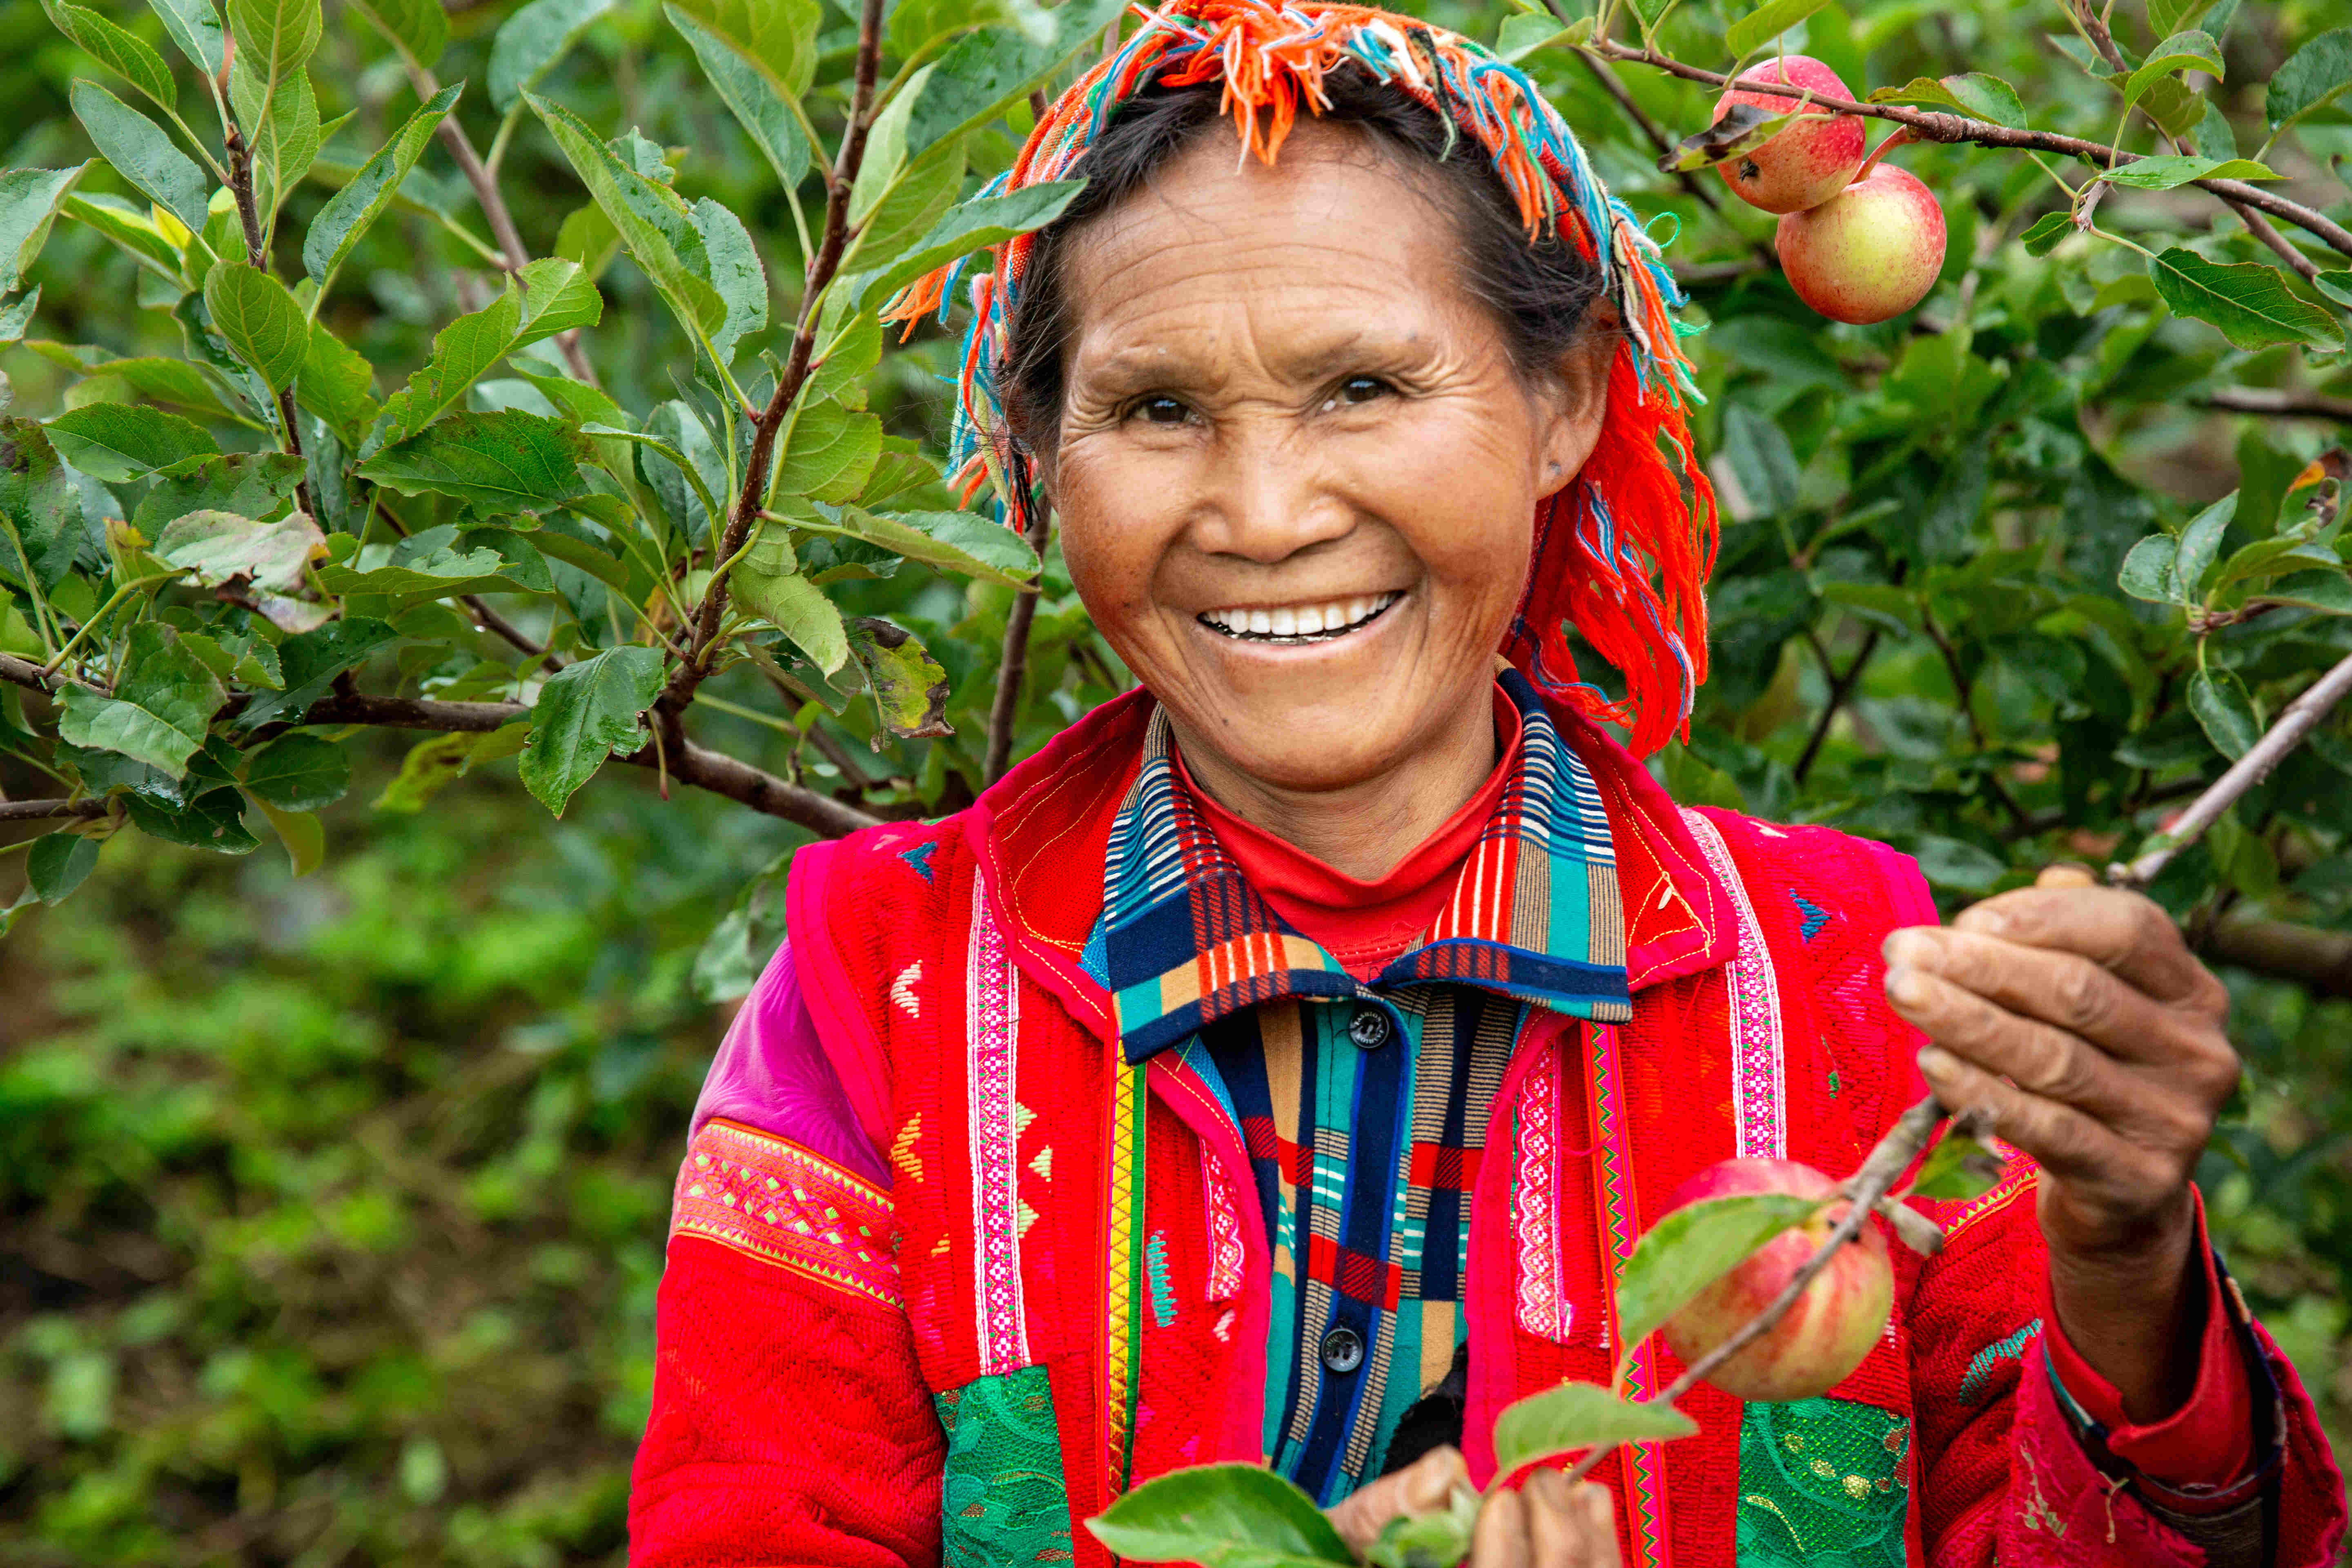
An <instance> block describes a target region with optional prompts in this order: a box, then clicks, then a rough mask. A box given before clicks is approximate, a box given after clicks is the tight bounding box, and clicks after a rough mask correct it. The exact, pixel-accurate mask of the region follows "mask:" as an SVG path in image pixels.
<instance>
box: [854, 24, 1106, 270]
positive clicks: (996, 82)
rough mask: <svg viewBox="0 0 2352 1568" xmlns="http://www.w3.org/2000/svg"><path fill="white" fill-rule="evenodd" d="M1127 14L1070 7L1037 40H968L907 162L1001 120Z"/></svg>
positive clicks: (1004, 29) (937, 89) (954, 50)
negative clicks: (1000, 118) (1007, 112)
mask: <svg viewBox="0 0 2352 1568" xmlns="http://www.w3.org/2000/svg"><path fill="white" fill-rule="evenodd" d="M1126 11H1127V4H1126V0H1066V4H1064V5H1058V6H1056V7H1055V8H1054V9H1053V10H1051V11H1047V12H1045V13H1043V14H1042V15H1040V16H1037V17H1036V18H1035V22H1036V36H1035V37H1032V36H1031V35H1030V34H1029V33H1027V32H1025V31H1024V30H1022V29H1020V28H1017V27H1012V26H998V27H982V28H981V29H980V30H979V31H977V32H972V33H967V34H965V35H964V36H963V37H961V38H959V39H957V40H956V41H955V42H954V43H953V44H951V45H950V46H949V47H948V49H947V51H946V52H945V53H944V54H942V55H940V58H939V59H938V61H937V62H936V66H937V68H936V69H934V70H933V71H932V73H931V85H930V87H929V89H928V90H926V91H925V92H924V94H923V101H922V102H921V103H919V104H918V105H917V106H916V109H915V114H914V118H913V120H912V121H911V122H910V123H909V124H908V127H907V156H908V158H909V159H915V158H919V157H921V156H922V155H923V153H926V152H928V151H929V150H930V149H931V148H933V147H936V146H939V145H940V144H941V143H943V142H952V141H956V140H958V139H960V138H961V137H962V136H963V135H964V134H965V133H966V132H971V131H975V130H978V129H979V128H980V127H981V126H983V125H985V124H987V123H988V122H989V121H992V120H994V119H996V118H997V117H998V116H999V115H1001V114H1003V112H1004V111H1005V110H1008V109H1010V108H1012V107H1013V104H1015V103H1017V102H1019V101H1020V100H1022V99H1024V98H1026V97H1027V96H1028V95H1029V89H1032V88H1034V87H1037V86H1040V85H1042V84H1043V83H1044V82H1045V79H1046V78H1048V77H1050V76H1052V75H1053V74H1054V73H1055V71H1056V70H1058V69H1060V68H1061V67H1062V66H1063V64H1064V63H1065V62H1066V61H1067V60H1068V59H1069V58H1071V57H1072V56H1074V55H1076V53H1078V51H1079V50H1081V49H1084V48H1087V47H1090V46H1091V45H1092V44H1093V43H1094V41H1095V40H1096V38H1097V37H1099V36H1100V35H1101V33H1102V30H1103V29H1104V28H1105V27H1108V26H1110V25H1111V24H1112V23H1114V22H1117V21H1118V20H1119V18H1120V17H1121V16H1124V15H1125V14H1126ZM872 264H873V263H872V262H871V261H870V260H869V262H868V265H869V266H870V265H872Z"/></svg>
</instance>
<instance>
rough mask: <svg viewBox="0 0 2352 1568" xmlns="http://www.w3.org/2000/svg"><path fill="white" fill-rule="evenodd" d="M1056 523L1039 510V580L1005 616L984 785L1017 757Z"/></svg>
mask: <svg viewBox="0 0 2352 1568" xmlns="http://www.w3.org/2000/svg"><path fill="white" fill-rule="evenodd" d="M1053 530H1054V525H1053V522H1052V521H1051V518H1050V515H1049V514H1048V512H1047V510H1046V509H1045V508H1044V507H1039V508H1038V509H1037V510H1036V512H1035V515H1034V517H1033V518H1032V519H1031V521H1030V524H1029V528H1028V539H1029V547H1030V548H1031V549H1032V550H1034V551H1035V552H1037V561H1038V566H1037V579H1036V581H1035V582H1031V583H1024V584H1022V585H1021V586H1020V588H1019V589H1018V590H1016V591H1015V592H1014V594H1013V609H1012V611H1011V613H1010V614H1008V615H1007V616H1005V617H1004V656H1003V658H1001V659H1000V660H998V661H997V666H996V700H994V701H993V702H992V703H991V704H990V705H989V710H988V749H987V751H986V752H983V753H982V757H981V763H980V779H981V782H982V784H994V783H995V782H996V781H997V780H998V779H1000V778H1003V776H1004V768H1005V764H1006V763H1009V762H1011V761H1012V760H1013V730H1014V729H1015V728H1016V727H1017V725H1018V721H1019V720H1020V717H1021V680H1022V677H1023V676H1024V675H1026V674H1027V673H1028V670H1029V627H1030V625H1031V623H1033V622H1034V621H1035V620H1036V618H1037V595H1038V593H1039V591H1040V589H1041V588H1042V587H1043V585H1044V584H1045V542H1046V540H1047V538H1048V537H1050V536H1051V534H1052V533H1053Z"/></svg>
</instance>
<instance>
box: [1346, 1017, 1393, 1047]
mask: <svg viewBox="0 0 2352 1568" xmlns="http://www.w3.org/2000/svg"><path fill="white" fill-rule="evenodd" d="M1390 1031H1391V1026H1390V1024H1389V1016H1388V1015H1387V1014H1386V1013H1383V1012H1381V1010H1380V1009H1379V1008H1378V1007H1359V1008H1357V1009H1356V1016H1354V1017H1352V1018H1350V1019H1349V1020H1348V1037H1349V1039H1351V1040H1353V1041H1355V1042H1356V1044H1357V1045H1359V1046H1360V1047H1363V1048H1364V1049H1365V1050H1368V1051H1377V1050H1379V1049H1380V1048H1381V1047H1382V1046H1385V1045H1387V1044H1388V1043H1389V1034H1390Z"/></svg>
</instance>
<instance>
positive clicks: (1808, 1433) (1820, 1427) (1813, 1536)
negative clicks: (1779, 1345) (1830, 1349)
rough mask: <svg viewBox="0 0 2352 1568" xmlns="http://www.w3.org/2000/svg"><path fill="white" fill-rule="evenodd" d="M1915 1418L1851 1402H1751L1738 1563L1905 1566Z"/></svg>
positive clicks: (1742, 1449)
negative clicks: (1905, 1537) (1912, 1421)
mask: <svg viewBox="0 0 2352 1568" xmlns="http://www.w3.org/2000/svg"><path fill="white" fill-rule="evenodd" d="M1910 1499H1911V1423H1910V1422H1909V1421H1907V1420H1906V1419H1905V1418H1904V1417H1902V1416H1900V1415H1895V1414H1894V1413H1893V1412H1891V1411H1885V1410H1881V1409H1879V1408H1877V1407H1876V1406H1875V1405H1861V1404H1857V1403H1855V1402H1854V1401H1852V1400H1846V1399H1800V1400H1794V1401H1791V1402H1790V1403H1789V1404H1786V1405H1770V1404H1763V1403H1759V1402H1757V1401H1750V1402H1749V1403H1748V1406H1747V1408H1746V1411H1745V1413H1744V1414H1743V1415H1742V1417H1741V1420H1740V1425H1739V1528H1738V1542H1739V1544H1738V1564H1739V1568H1798V1565H1800V1564H1802V1565H1804V1568H1903V1564H1904V1563H1906V1562H1907V1561H1908V1560H1909V1559H1908V1551H1907V1548H1906V1545H1905V1543H1904V1536H1903V1528H1904V1521H1905V1518H1906V1514H1907V1513H1908V1511H1909V1509H1908V1505H1909V1502H1910Z"/></svg>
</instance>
